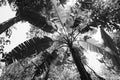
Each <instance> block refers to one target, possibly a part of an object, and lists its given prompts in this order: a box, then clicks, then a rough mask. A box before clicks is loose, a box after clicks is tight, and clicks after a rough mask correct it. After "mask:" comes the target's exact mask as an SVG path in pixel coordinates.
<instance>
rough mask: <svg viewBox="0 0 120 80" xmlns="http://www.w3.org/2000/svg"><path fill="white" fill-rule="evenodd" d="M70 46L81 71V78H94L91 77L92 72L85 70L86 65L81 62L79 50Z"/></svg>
mask: <svg viewBox="0 0 120 80" xmlns="http://www.w3.org/2000/svg"><path fill="white" fill-rule="evenodd" d="M69 48H70V52H71V54H72V57H73V60H74V62H75V64H76V66H77V69H78V71H79V74H80V78H81V80H92V79H91V77H90V74H89V73H88V72H87V71H86V70H85V68H84V65H83V64H82V62H81V58H80V55H79V52H78V51H76V50H75V48H74V47H72V46H69Z"/></svg>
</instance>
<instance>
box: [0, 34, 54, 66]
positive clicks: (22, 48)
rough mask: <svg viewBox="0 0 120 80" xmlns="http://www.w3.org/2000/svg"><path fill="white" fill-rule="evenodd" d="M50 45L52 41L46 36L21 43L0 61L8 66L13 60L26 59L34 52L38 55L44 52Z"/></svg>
mask: <svg viewBox="0 0 120 80" xmlns="http://www.w3.org/2000/svg"><path fill="white" fill-rule="evenodd" d="M52 43H53V41H52V39H50V38H49V37H46V36H45V37H44V38H42V39H40V38H39V37H35V38H32V39H30V40H28V41H25V42H24V43H21V44H20V45H18V46H17V47H15V48H14V49H13V50H12V51H11V52H9V53H8V54H4V55H3V58H4V59H2V60H1V61H3V62H6V63H7V64H8V65H9V64H11V63H13V62H14V61H15V60H20V59H24V58H26V57H30V56H31V55H33V54H34V53H36V52H37V54H38V53H39V52H40V51H44V50H45V49H47V48H49V47H50V46H51V45H52Z"/></svg>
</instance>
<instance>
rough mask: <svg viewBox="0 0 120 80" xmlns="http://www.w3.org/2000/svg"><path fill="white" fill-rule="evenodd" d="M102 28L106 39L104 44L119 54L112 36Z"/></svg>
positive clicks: (103, 36) (102, 34)
mask: <svg viewBox="0 0 120 80" xmlns="http://www.w3.org/2000/svg"><path fill="white" fill-rule="evenodd" d="M100 30H101V36H102V39H103V40H104V45H105V46H107V47H109V48H110V49H111V51H113V52H114V53H115V55H118V50H117V48H116V45H115V43H114V42H113V40H112V38H111V37H110V36H109V35H108V34H107V33H106V32H105V31H104V30H103V29H102V28H101V29H100Z"/></svg>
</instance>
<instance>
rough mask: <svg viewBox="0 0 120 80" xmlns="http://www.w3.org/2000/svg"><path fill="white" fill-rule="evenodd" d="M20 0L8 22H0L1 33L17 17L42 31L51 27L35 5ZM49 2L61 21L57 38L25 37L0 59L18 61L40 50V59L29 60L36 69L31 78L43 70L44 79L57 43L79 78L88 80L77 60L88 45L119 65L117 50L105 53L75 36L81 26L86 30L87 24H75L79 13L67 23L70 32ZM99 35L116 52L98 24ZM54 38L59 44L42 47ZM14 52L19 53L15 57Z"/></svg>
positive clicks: (87, 74)
mask: <svg viewBox="0 0 120 80" xmlns="http://www.w3.org/2000/svg"><path fill="white" fill-rule="evenodd" d="M24 1H25V0H23V2H22V1H19V0H18V1H17V2H16V5H17V6H18V10H17V14H16V17H15V18H13V19H11V20H10V21H8V22H4V23H3V24H2V26H1V33H2V32H3V31H5V30H6V29H8V28H9V27H10V26H11V25H13V24H14V23H16V22H18V21H21V20H25V21H28V22H29V23H31V24H33V25H35V26H37V27H40V29H42V30H43V31H46V32H51V31H52V29H53V28H51V27H50V26H49V25H48V23H47V21H46V17H45V16H43V15H42V14H38V11H39V10H38V9H36V7H35V8H32V9H31V5H28V6H25V5H24V4H23V3H25V2H24ZM45 1H46V2H47V0H44V3H42V2H40V3H41V4H44V5H42V7H43V6H45V4H46V3H45ZM51 2H52V1H51ZM9 3H11V2H9ZM26 3H27V2H26ZM52 3H53V2H52ZM29 4H30V3H29ZM21 5H22V7H20V6H21ZM53 6H54V10H55V13H56V14H57V18H58V20H59V22H60V23H61V25H62V29H63V31H64V33H60V32H58V31H57V33H58V34H59V36H60V37H59V38H58V39H57V40H52V39H51V38H49V37H44V38H42V39H39V38H33V39H31V40H29V41H26V42H24V43H22V44H20V45H19V46H17V47H16V48H14V49H13V50H12V51H11V52H10V53H9V54H6V55H4V56H3V58H4V59H3V60H1V61H6V62H7V63H8V65H10V64H12V63H14V62H15V60H17V61H21V60H23V59H25V58H27V57H29V56H31V55H33V54H34V53H35V52H36V51H37V54H36V55H38V54H39V53H42V56H43V61H42V63H41V64H39V65H36V64H34V62H33V64H34V65H35V66H36V71H35V73H34V76H33V78H32V79H33V80H35V77H36V76H37V75H39V74H40V75H41V74H42V73H44V72H46V76H45V78H46V79H47V75H48V73H49V70H50V65H51V64H52V62H53V61H54V60H55V59H56V58H57V56H58V55H57V50H58V49H59V48H61V47H67V48H68V49H69V51H70V53H71V55H72V58H73V60H74V63H75V65H76V67H77V70H78V72H79V74H80V78H81V80H92V79H91V76H90V74H89V73H88V72H87V71H86V69H85V67H84V64H83V62H82V60H81V54H84V50H88V49H89V50H91V51H94V52H98V53H101V54H102V55H104V56H105V54H107V55H109V56H110V57H111V58H112V61H113V64H114V65H115V66H117V67H118V69H119V65H120V63H119V61H118V60H119V57H117V56H118V54H112V55H111V54H109V53H110V52H108V51H106V50H105V49H103V48H101V47H98V46H96V45H94V44H91V43H89V42H87V41H86V40H83V39H82V40H81V39H78V37H79V38H80V34H81V33H82V32H84V29H85V31H87V29H86V28H88V26H85V27H82V29H81V28H79V24H80V23H81V22H80V21H81V20H79V19H80V17H79V16H77V18H76V16H75V17H74V24H73V25H71V26H70V27H71V28H72V30H71V32H67V31H66V27H65V26H64V24H63V23H62V21H61V19H60V15H59V14H58V12H57V7H56V5H55V4H54V3H53ZM37 7H38V6H37ZM39 7H40V8H41V5H39ZM34 9H35V10H34ZM41 9H43V8H41ZM41 9H40V10H41ZM77 9H78V7H77ZM78 12H79V10H78ZM78 12H77V15H78ZM29 13H31V14H29ZM74 14H76V13H74ZM38 17H39V19H38ZM40 22H42V23H40ZM93 23H95V22H93ZM44 25H47V26H44ZM3 26H5V27H3ZM42 26H44V27H42ZM48 26H49V28H50V31H48V30H47V28H48ZM80 27H81V26H80ZM89 27H90V26H89ZM89 30H90V29H89ZM101 35H102V38H103V39H104V41H105V45H107V46H108V47H109V48H110V49H111V50H112V51H113V52H114V53H117V49H116V47H115V45H110V44H109V42H112V43H114V42H113V41H112V39H111V38H110V37H109V35H108V34H107V33H106V32H105V31H104V29H102V28H101ZM55 42H57V43H58V45H60V46H59V47H58V48H55V49H54V50H53V51H52V52H51V53H50V52H48V51H46V49H48V48H49V47H51V46H52V44H53V43H55ZM76 42H79V43H80V44H79V47H76V46H75V45H76ZM38 43H39V44H38ZM49 43H52V44H51V45H48V44H49ZM108 44H109V45H108ZM41 45H42V46H41ZM36 46H37V47H36ZM115 49H116V50H115ZM29 50H30V51H29ZM17 55H19V57H18V56H17ZM109 56H105V57H109ZM100 78H101V79H100ZM100 78H99V79H100V80H104V79H103V78H102V77H100Z"/></svg>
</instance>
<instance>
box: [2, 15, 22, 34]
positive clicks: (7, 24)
mask: <svg viewBox="0 0 120 80" xmlns="http://www.w3.org/2000/svg"><path fill="white" fill-rule="evenodd" d="M20 20H21V18H20V16H16V17H13V18H11V19H9V20H7V21H5V22H3V23H2V24H0V34H1V33H2V32H4V31H5V30H7V29H8V28H9V27H11V26H12V25H14V24H15V23H17V22H19V21H20Z"/></svg>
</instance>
